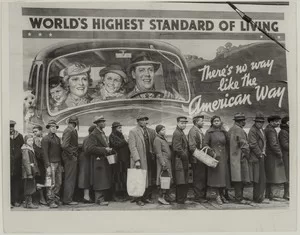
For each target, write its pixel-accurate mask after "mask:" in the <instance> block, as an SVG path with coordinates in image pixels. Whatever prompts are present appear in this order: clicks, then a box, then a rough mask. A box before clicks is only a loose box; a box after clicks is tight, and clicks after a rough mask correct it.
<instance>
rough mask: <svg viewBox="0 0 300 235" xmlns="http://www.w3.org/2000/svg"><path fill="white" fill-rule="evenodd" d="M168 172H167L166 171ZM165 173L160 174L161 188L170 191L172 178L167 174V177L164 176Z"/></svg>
mask: <svg viewBox="0 0 300 235" xmlns="http://www.w3.org/2000/svg"><path fill="white" fill-rule="evenodd" d="M166 172H167V171H166ZM162 174H163V171H162V172H161V174H160V187H161V189H170V187H171V177H170V175H169V173H168V172H167V176H163V175H162Z"/></svg>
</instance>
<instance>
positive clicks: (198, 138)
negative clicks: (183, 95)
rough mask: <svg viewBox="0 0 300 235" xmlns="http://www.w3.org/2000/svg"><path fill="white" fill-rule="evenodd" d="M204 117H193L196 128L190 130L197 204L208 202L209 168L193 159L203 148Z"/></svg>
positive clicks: (189, 137) (190, 149) (189, 138)
mask: <svg viewBox="0 0 300 235" xmlns="http://www.w3.org/2000/svg"><path fill="white" fill-rule="evenodd" d="M203 121H204V116H203V115H197V116H194V117H193V123H194V126H193V127H192V128H191V129H190V131H189V134H188V142H189V151H190V156H191V163H192V169H193V187H194V193H195V198H194V200H195V201H196V202H200V203H201V202H207V200H206V199H205V198H206V182H207V168H206V165H205V164H204V163H202V162H200V161H198V160H197V159H196V158H195V157H193V153H194V152H195V150H196V149H198V150H200V149H202V148H203V142H204V134H203V132H202V128H203V125H204V122H203Z"/></svg>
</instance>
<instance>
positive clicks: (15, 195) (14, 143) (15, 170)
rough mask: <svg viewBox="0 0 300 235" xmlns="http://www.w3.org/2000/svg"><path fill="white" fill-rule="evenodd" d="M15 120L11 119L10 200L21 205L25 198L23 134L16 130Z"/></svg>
mask: <svg viewBox="0 0 300 235" xmlns="http://www.w3.org/2000/svg"><path fill="white" fill-rule="evenodd" d="M15 125H16V122H15V121H12V120H11V121H10V123H9V127H10V190H11V191H10V197H11V198H10V200H11V202H10V203H11V205H12V206H15V207H19V206H20V205H21V201H22V200H23V192H22V188H23V186H22V151H21V147H22V145H23V144H24V139H23V136H22V134H20V133H19V132H18V131H16V130H15Z"/></svg>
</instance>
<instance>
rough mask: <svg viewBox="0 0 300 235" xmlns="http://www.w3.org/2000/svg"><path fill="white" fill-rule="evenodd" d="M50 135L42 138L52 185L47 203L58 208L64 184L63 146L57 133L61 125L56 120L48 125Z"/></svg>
mask: <svg viewBox="0 0 300 235" xmlns="http://www.w3.org/2000/svg"><path fill="white" fill-rule="evenodd" d="M46 128H47V129H49V133H48V135H46V136H44V137H43V138H42V150H43V157H44V164H45V168H46V175H47V176H50V178H51V182H50V183H51V186H50V187H47V189H46V191H47V203H48V205H49V207H50V208H57V207H58V205H60V204H61V202H60V189H61V184H62V172H63V167H62V148H61V142H60V138H59V137H58V136H57V135H56V132H57V129H58V128H59V126H58V125H57V123H56V122H55V120H50V121H49V122H48V124H47V125H46Z"/></svg>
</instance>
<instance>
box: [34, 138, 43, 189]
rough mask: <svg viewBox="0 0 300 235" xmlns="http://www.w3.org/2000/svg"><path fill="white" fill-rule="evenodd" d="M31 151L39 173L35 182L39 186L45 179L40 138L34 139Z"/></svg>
mask: <svg viewBox="0 0 300 235" xmlns="http://www.w3.org/2000/svg"><path fill="white" fill-rule="evenodd" d="M33 149H34V153H35V157H36V160H37V164H38V167H39V171H40V176H39V177H38V178H37V179H36V182H37V183H40V184H44V183H45V177H46V168H45V163H44V157H43V149H42V142H41V138H39V137H35V138H34V142H33Z"/></svg>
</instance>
